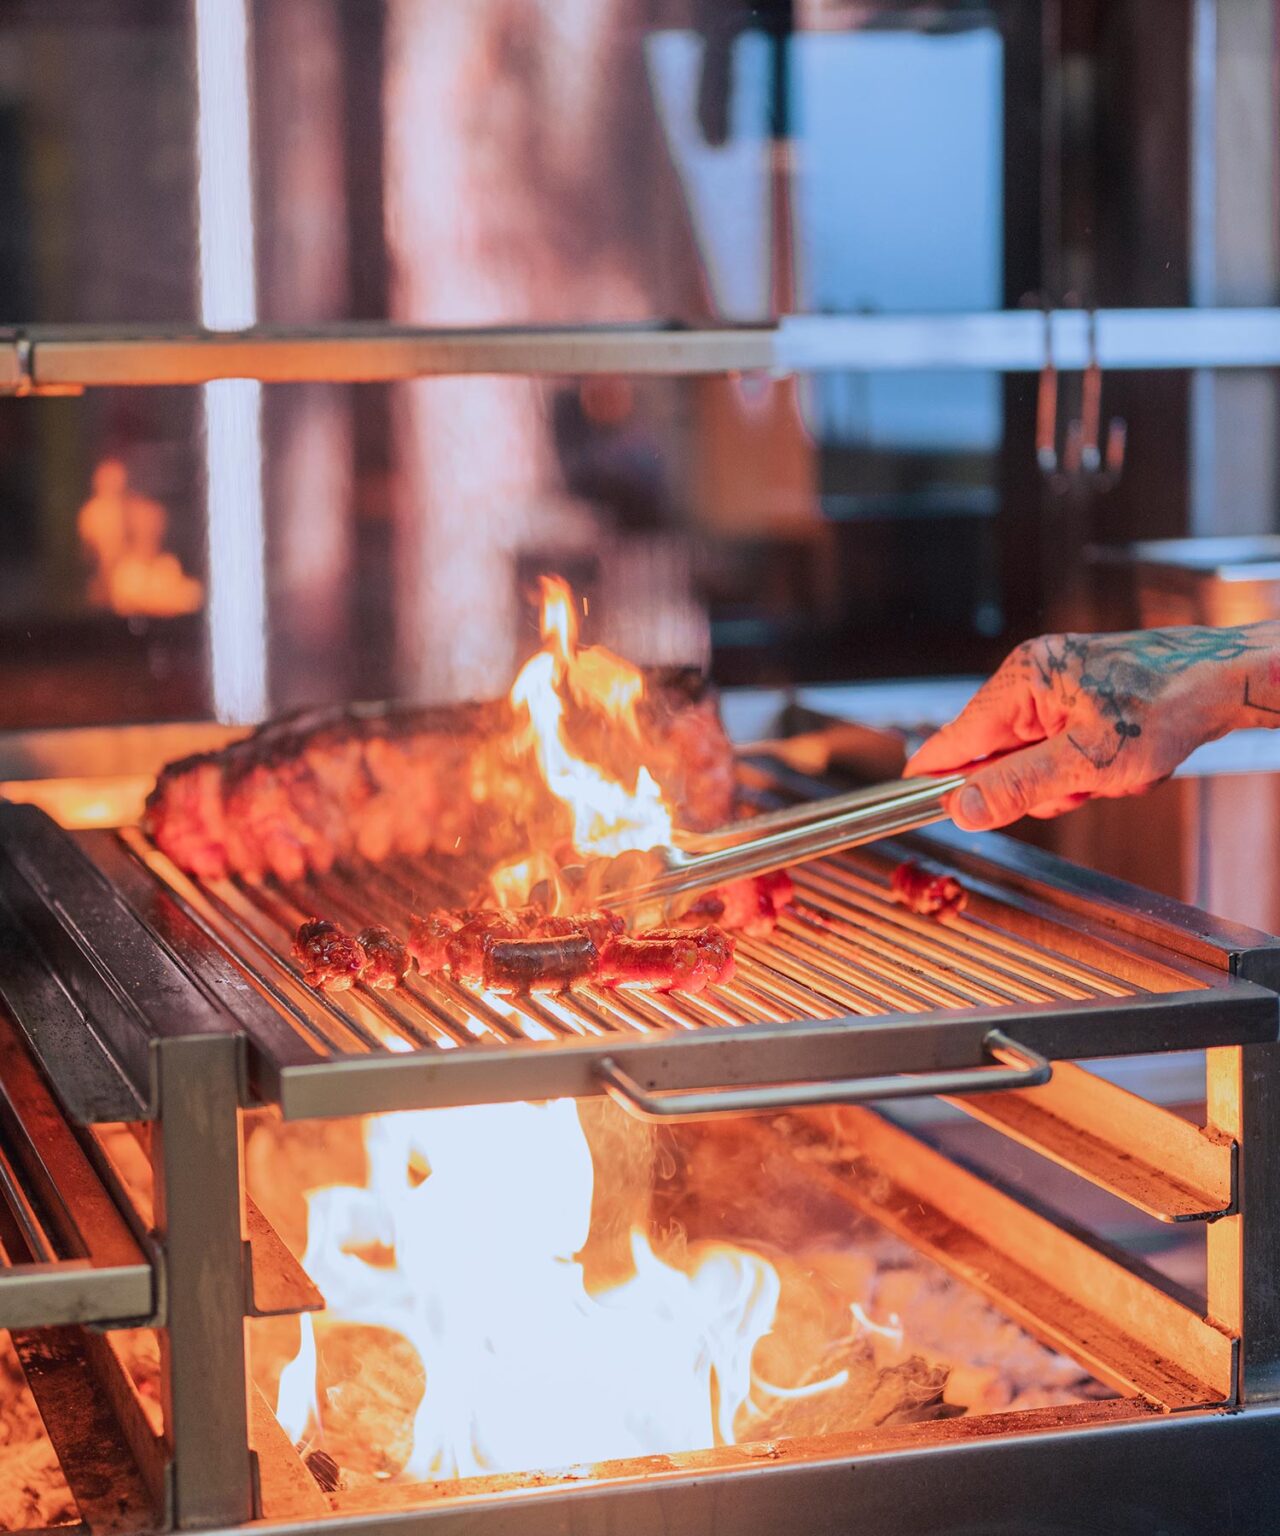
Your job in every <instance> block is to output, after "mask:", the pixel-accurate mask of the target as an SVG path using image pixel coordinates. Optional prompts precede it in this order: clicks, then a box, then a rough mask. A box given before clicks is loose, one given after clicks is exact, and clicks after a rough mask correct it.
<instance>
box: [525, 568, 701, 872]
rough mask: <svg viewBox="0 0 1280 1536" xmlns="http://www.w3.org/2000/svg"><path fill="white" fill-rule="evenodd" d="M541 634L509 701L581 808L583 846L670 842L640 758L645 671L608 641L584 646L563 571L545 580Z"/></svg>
mask: <svg viewBox="0 0 1280 1536" xmlns="http://www.w3.org/2000/svg"><path fill="white" fill-rule="evenodd" d="M542 639H543V648H542V650H540V651H539V652H538V653H537V654H536V655H535V656H533V657H532V658H531V659H530V660H529V661H528V662H527V663H526V664H525V666H524V667H523V668H522V670H521V672H520V674H519V676H518V677H517V678H516V680H515V683H514V684H513V686H512V689H511V694H510V700H511V704H512V706H513V708H514V709H515V710H516V711H517V713H518V714H519V715H521V716H522V717H524V718H527V719H528V721H529V727H530V731H531V740H532V746H533V751H534V755H535V757H536V760H537V764H538V768H539V770H540V772H541V774H542V777H543V779H544V780H545V782H546V785H547V787H548V789H550V791H551V793H552V794H553V795H554V796H555V797H556V799H557V800H559V801H561V802H562V803H563V804H564V805H566V806H567V807H568V808H569V810H570V812H571V813H572V817H573V833H572V837H573V846H574V850H575V851H576V852H577V853H579V854H582V855H588V854H596V855H605V856H607V855H614V854H619V853H626V852H628V851H629V850H632V849H636V850H644V849H649V848H658V847H663V846H666V845H668V844H670V842H671V840H672V818H671V811H670V809H669V807H668V806H667V804H666V801H665V800H664V799H663V797H662V792H661V790H660V789H659V788H658V784H657V781H656V780H655V779H654V777H653V775H652V774H651V773H650V772H649V770H648V769H647V768H644V767H639V768H636V767H635V766H634V764H635V763H636V761H637V760H638V756H639V751H640V746H641V741H640V725H639V721H638V719H637V715H636V709H637V706H638V704H639V702H640V700H641V699H642V698H643V696H644V689H645V681H644V674H643V673H642V672H641V671H640V669H639V668H638V667H635V666H633V665H632V664H631V663H630V662H628V661H624V660H623V659H622V658H621V657H620V656H615V655H614V654H613V652H612V651H607V650H605V649H604V648H603V647H602V646H586V647H584V646H580V645H579V644H578V622H577V615H576V614H575V612H574V607H573V595H572V593H571V592H570V590H569V587H568V585H567V583H565V582H564V581H562V580H560V578H559V577H544V578H543V582H542ZM579 734H580V735H582V736H584V737H589V738H590V752H591V756H590V757H588V756H586V755H585V754H584V753H583V752H582V751H580V750H578V749H577V748H575V745H574V742H573V740H572V737H573V736H575V735H579ZM602 758H603V759H608V762H604V761H598V760H593V759H602Z"/></svg>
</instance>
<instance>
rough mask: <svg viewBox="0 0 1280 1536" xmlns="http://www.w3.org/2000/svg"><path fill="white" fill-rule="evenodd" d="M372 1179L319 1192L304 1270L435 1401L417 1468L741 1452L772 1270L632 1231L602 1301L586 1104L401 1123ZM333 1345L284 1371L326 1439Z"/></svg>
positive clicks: (427, 1413) (426, 1471) (432, 1474)
mask: <svg viewBox="0 0 1280 1536" xmlns="http://www.w3.org/2000/svg"><path fill="white" fill-rule="evenodd" d="M365 1135H366V1142H365V1144H366V1150H367V1153H368V1163H369V1177H368V1183H367V1185H366V1187H365V1188H363V1189H357V1188H353V1187H348V1186H332V1187H330V1188H327V1189H322V1190H319V1191H317V1192H316V1193H314V1194H313V1195H312V1196H311V1197H310V1199H309V1209H308V1237H307V1248H306V1253H305V1255H304V1257H303V1265H304V1267H305V1269H306V1271H307V1273H308V1274H309V1275H310V1276H311V1278H312V1279H313V1280H314V1281H315V1282H316V1284H317V1285H318V1286H319V1287H320V1289H321V1291H322V1292H323V1294H324V1297H325V1303H326V1316H327V1317H328V1318H329V1319H336V1320H338V1321H342V1322H347V1323H357V1324H365V1325H372V1326H377V1327H385V1328H392V1329H395V1330H397V1331H398V1332H399V1333H401V1334H402V1335H403V1336H404V1337H405V1338H407V1339H408V1340H409V1341H410V1343H411V1344H412V1345H413V1347H414V1349H415V1350H416V1351H417V1353H418V1355H419V1357H420V1358H421V1362H422V1367H423V1371H424V1374H425V1378H426V1381H425V1390H424V1391H423V1395H422V1398H421V1401H420V1403H419V1405H418V1408H417V1413H416V1417H415V1420H414V1425H413V1448H412V1452H411V1454H410V1456H409V1459H408V1462H407V1464H406V1465H405V1467H404V1469H403V1475H404V1476H405V1477H407V1478H409V1479H412V1480H418V1479H426V1478H437V1477H458V1476H462V1477H465V1476H473V1475H479V1474H483V1473H493V1472H503V1471H520V1470H526V1469H531V1468H539V1469H546V1468H557V1467H564V1466H566V1465H569V1464H573V1463H581V1462H594V1461H603V1460H612V1459H615V1458H624V1457H628V1456H636V1455H648V1454H659V1453H666V1452H675V1451H683V1450H695V1449H700V1448H706V1447H710V1446H714V1445H718V1444H724V1443H728V1442H731V1441H732V1440H733V1439H734V1437H735V1430H736V1428H738V1427H740V1426H742V1425H745V1424H746V1423H748V1422H749V1421H750V1418H751V1415H752V1412H753V1410H752V1407H751V1404H750V1391H751V1385H752V1372H751V1361H752V1354H753V1352H754V1350H755V1346H756V1344H757V1343H758V1342H759V1340H760V1339H761V1338H762V1337H763V1336H764V1335H765V1334H766V1333H767V1332H768V1331H769V1329H770V1328H771V1326H772V1324H773V1321H774V1314H775V1309H776V1306H777V1302H778V1296H779V1289H780V1286H779V1280H778V1276H777V1273H776V1271H775V1270H774V1268H773V1267H772V1265H770V1264H769V1263H768V1262H766V1261H765V1260H764V1259H762V1258H760V1257H758V1256H757V1255H755V1254H752V1253H748V1252H746V1251H744V1250H741V1249H735V1248H729V1247H722V1246H715V1247H713V1248H710V1249H709V1250H707V1251H706V1252H705V1253H704V1254H703V1256H702V1257H701V1259H700V1260H699V1262H697V1263H696V1264H695V1265H694V1266H693V1267H692V1268H691V1269H690V1271H689V1272H688V1273H686V1272H684V1271H683V1270H679V1269H675V1268H672V1267H671V1266H669V1265H667V1264H666V1263H664V1262H663V1261H662V1260H661V1259H659V1258H658V1257H657V1256H656V1255H655V1254H654V1252H653V1250H652V1248H651V1247H650V1245H649V1243H648V1240H647V1239H646V1237H645V1236H644V1234H643V1233H642V1232H641V1231H639V1230H638V1229H637V1230H635V1231H633V1232H632V1235H631V1254H632V1259H633V1263H634V1274H633V1275H632V1277H631V1278H630V1279H628V1280H626V1281H624V1282H623V1283H622V1284H620V1285H618V1286H616V1287H615V1288H613V1289H611V1290H607V1291H602V1292H600V1293H598V1294H592V1293H591V1292H589V1291H588V1289H587V1287H586V1283H585V1281H584V1276H583V1270H582V1266H581V1264H580V1262H579V1261H578V1259H577V1258H576V1255H577V1254H578V1253H579V1252H580V1250H581V1249H582V1247H583V1245H584V1244H585V1243H586V1240H587V1233H588V1228H589V1225H590V1219H591V1203H592V1192H593V1182H594V1171H593V1167H592V1160H591V1153H590V1149H589V1147H588V1144H587V1140H586V1136H585V1135H584V1133H583V1130H582V1127H581V1124H580V1123H579V1120H578V1115H577V1110H576V1106H575V1105H574V1103H573V1102H572V1100H567V1099H561V1100H557V1101H554V1102H551V1103H545V1104H496V1105H482V1106H477V1107H472V1108H465V1109H438V1110H425V1111H410V1112H407V1113H402V1114H391V1115H382V1116H378V1117H376V1118H374V1119H372V1120H370V1121H369V1122H368V1124H367V1128H366V1133H365ZM316 1364H317V1360H316V1343H315V1338H314V1335H313V1333H312V1330H311V1328H310V1326H309V1325H305V1326H304V1331H303V1340H302V1347H301V1349H300V1351H299V1353H298V1355H297V1357H296V1358H295V1359H294V1360H293V1361H292V1362H291V1363H290V1365H288V1366H287V1367H286V1368H285V1371H284V1373H283V1375H282V1376H281V1379H280V1393H279V1399H278V1405H277V1410H276V1411H277V1415H278V1417H279V1419H280V1422H281V1424H282V1425H283V1426H284V1428H285V1429H286V1431H287V1432H288V1433H289V1435H290V1436H291V1437H292V1439H293V1440H294V1441H295V1443H298V1444H308V1443H317V1442H318V1443H320V1444H322V1443H323V1427H324V1403H323V1400H322V1397H323V1395H322V1394H320V1395H318V1394H317V1388H316Z"/></svg>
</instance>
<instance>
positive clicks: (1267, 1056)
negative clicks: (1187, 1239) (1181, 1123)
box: [1206, 1045, 1280, 1403]
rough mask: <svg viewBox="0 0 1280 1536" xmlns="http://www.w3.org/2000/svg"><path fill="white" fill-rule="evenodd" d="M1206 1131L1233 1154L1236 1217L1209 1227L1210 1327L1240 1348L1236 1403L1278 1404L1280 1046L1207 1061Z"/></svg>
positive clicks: (1215, 1053)
mask: <svg viewBox="0 0 1280 1536" xmlns="http://www.w3.org/2000/svg"><path fill="white" fill-rule="evenodd" d="M1207 1056H1208V1068H1207V1073H1206V1078H1207V1082H1206V1095H1207V1107H1208V1127H1209V1129H1210V1130H1211V1131H1217V1132H1219V1133H1221V1134H1222V1135H1225V1136H1230V1137H1231V1138H1232V1139H1233V1140H1234V1141H1235V1143H1236V1145H1237V1147H1238V1148H1239V1171H1238V1176H1237V1203H1238V1211H1237V1214H1236V1215H1234V1216H1224V1217H1223V1218H1222V1219H1221V1220H1220V1221H1215V1222H1213V1223H1212V1224H1211V1225H1210V1227H1209V1230H1208V1233H1207V1234H1206V1237H1207V1241H1208V1245H1209V1275H1208V1279H1209V1319H1210V1321H1211V1322H1214V1323H1217V1324H1218V1325H1219V1326H1220V1327H1222V1328H1225V1329H1226V1330H1227V1331H1228V1332H1230V1333H1233V1334H1236V1335H1237V1336H1238V1337H1239V1338H1240V1341H1241V1345H1240V1349H1241V1361H1240V1400H1241V1402H1242V1403H1265V1402H1276V1401H1280V1045H1245V1046H1222V1047H1220V1048H1218V1049H1215V1050H1211V1051H1209V1052H1208V1053H1207Z"/></svg>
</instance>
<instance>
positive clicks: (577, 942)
mask: <svg viewBox="0 0 1280 1536" xmlns="http://www.w3.org/2000/svg"><path fill="white" fill-rule="evenodd" d="M599 964H600V951H599V950H598V949H597V948H596V946H595V941H594V940H593V939H592V937H591V935H590V933H589V932H587V930H586V929H585V928H583V929H582V930H581V931H580V932H577V933H566V934H562V935H560V936H558V937H556V938H541V939H538V938H529V939H494V940H493V941H492V942H491V943H490V944H489V945H488V947H487V948H486V950H485V955H484V984H485V986H486V987H488V988H489V989H490V990H491V991H494V992H560V991H562V990H563V989H564V988H565V987H571V986H573V985H574V984H575V983H580V982H584V981H590V980H592V979H593V977H594V976H595V974H596V972H597V970H598V969H599Z"/></svg>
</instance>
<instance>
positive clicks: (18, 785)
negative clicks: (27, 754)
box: [0, 774, 155, 830]
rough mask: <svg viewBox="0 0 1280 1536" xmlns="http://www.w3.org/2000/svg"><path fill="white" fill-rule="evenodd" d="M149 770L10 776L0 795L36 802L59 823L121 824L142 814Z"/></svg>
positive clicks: (76, 825) (23, 802) (73, 825)
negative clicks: (71, 775)
mask: <svg viewBox="0 0 1280 1536" xmlns="http://www.w3.org/2000/svg"><path fill="white" fill-rule="evenodd" d="M154 783H155V779H154V778H153V777H152V776H151V775H150V774H129V775H125V776H121V777H111V778H100V779H95V778H82V779H11V780H9V781H8V782H7V783H0V798H3V799H5V800H12V801H13V802H14V803H15V804H16V805H38V806H39V807H40V809H41V810H42V811H44V812H45V813H46V815H49V816H52V817H53V819H54V820H55V821H56V822H57V823H58V825H59V826H63V827H68V828H71V829H73V830H79V829H82V828H85V827H124V826H128V825H129V824H130V823H132V822H135V821H137V820H138V818H139V817H140V816H141V815H142V806H143V802H144V801H145V800H146V798H147V792H148V791H149V790H150V788H151V786H152V785H153V784H154Z"/></svg>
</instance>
